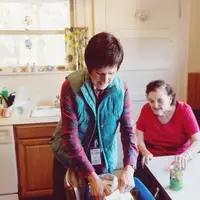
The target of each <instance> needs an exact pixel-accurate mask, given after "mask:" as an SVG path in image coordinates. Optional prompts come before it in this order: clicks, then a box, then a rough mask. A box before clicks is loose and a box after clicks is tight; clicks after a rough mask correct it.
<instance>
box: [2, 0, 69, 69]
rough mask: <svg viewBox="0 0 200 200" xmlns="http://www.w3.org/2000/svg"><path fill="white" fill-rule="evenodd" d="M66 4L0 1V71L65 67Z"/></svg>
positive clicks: (63, 0) (59, 0) (64, 0)
mask: <svg viewBox="0 0 200 200" xmlns="http://www.w3.org/2000/svg"><path fill="white" fill-rule="evenodd" d="M69 4H70V3H69V0H0V52H1V53H0V68H1V70H3V71H4V69H6V68H9V67H10V68H11V67H12V68H13V67H18V69H19V68H21V67H23V66H26V65H27V64H29V65H36V66H49V65H50V66H64V65H65V35H64V29H65V28H66V27H69V26H70V5H69Z"/></svg>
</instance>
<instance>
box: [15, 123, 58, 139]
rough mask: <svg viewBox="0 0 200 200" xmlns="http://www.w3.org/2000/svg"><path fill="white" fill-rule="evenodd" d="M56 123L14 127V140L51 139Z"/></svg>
mask: <svg viewBox="0 0 200 200" xmlns="http://www.w3.org/2000/svg"><path fill="white" fill-rule="evenodd" d="M56 125H57V123H40V124H23V125H16V126H14V132H15V138H16V139H33V138H45V137H51V136H52V135H53V133H54V131H55V128H56Z"/></svg>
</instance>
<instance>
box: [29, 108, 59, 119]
mask: <svg viewBox="0 0 200 200" xmlns="http://www.w3.org/2000/svg"><path fill="white" fill-rule="evenodd" d="M51 116H52V117H53V116H60V108H59V107H53V106H37V107H35V108H33V109H32V110H31V113H30V117H51Z"/></svg>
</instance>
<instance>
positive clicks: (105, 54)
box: [85, 32, 124, 72]
mask: <svg viewBox="0 0 200 200" xmlns="http://www.w3.org/2000/svg"><path fill="white" fill-rule="evenodd" d="M123 57H124V51H123V48H122V45H121V44H120V42H119V40H118V39H117V38H116V37H115V36H114V35H112V34H110V33H106V32H101V33H98V34H96V35H94V36H93V37H92V38H91V39H90V40H89V42H88V45H87V47H86V49H85V63H86V66H87V68H88V71H89V72H91V71H92V70H93V69H100V68H103V67H107V66H109V67H113V66H115V65H117V68H118V69H119V68H120V65H121V63H122V61H123Z"/></svg>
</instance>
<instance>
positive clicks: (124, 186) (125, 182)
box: [118, 165, 135, 193]
mask: <svg viewBox="0 0 200 200" xmlns="http://www.w3.org/2000/svg"><path fill="white" fill-rule="evenodd" d="M133 175H134V169H133V167H132V166H131V165H127V166H125V167H124V169H123V170H122V172H121V174H120V176H119V178H118V189H119V191H120V192H121V193H125V192H129V191H130V190H131V189H132V188H133V187H135V183H134V178H133Z"/></svg>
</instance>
